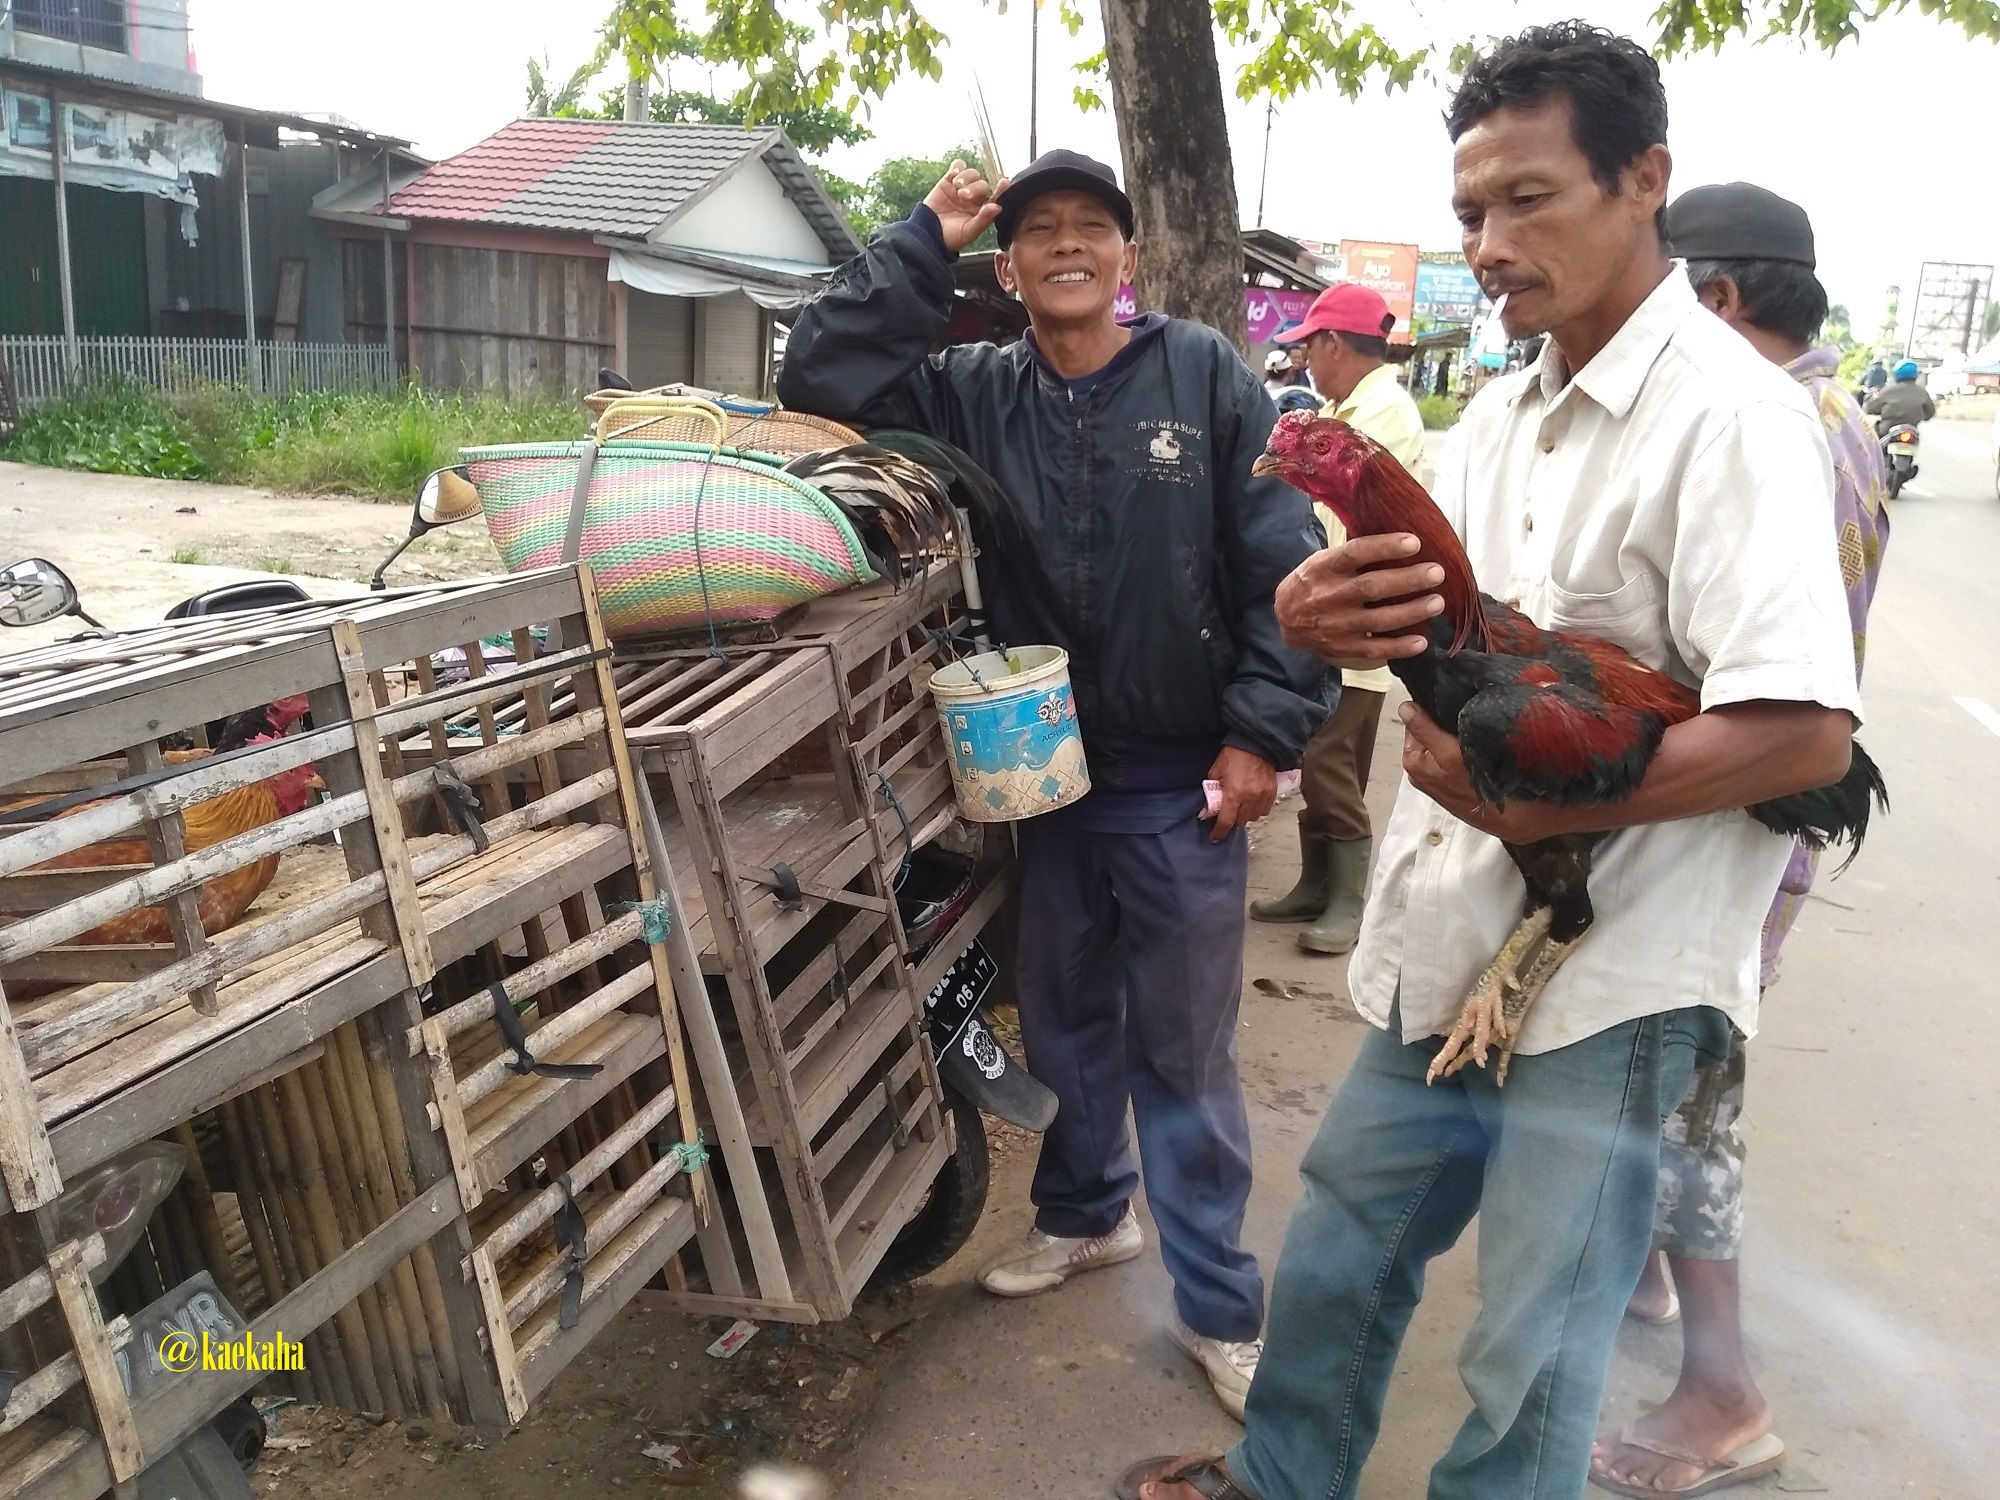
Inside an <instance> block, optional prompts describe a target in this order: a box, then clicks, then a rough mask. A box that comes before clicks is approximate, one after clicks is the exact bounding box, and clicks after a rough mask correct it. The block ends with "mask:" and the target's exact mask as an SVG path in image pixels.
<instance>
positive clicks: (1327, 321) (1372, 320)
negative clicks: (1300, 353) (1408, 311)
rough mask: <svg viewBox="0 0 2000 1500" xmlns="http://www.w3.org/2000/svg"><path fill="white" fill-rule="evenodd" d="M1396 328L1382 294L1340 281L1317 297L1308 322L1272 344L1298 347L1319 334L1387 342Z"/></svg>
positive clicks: (1308, 312)
mask: <svg viewBox="0 0 2000 1500" xmlns="http://www.w3.org/2000/svg"><path fill="white" fill-rule="evenodd" d="M1395 326H1396V321H1395V318H1394V317H1393V316H1392V315H1391V313H1390V312H1389V304H1388V303H1387V302H1384V301H1383V300H1382V294H1381V293H1380V292H1374V291H1370V290H1369V289H1368V288H1367V287H1365V286H1362V285H1361V284H1360V283H1359V282H1354V281H1337V282H1335V283H1334V284H1333V285H1332V286H1330V287H1328V288H1327V289H1326V290H1325V291H1323V292H1321V293H1320V294H1319V295H1318V296H1317V297H1315V298H1313V305H1312V307H1311V308H1310V309H1309V310H1308V311H1307V313H1306V318H1305V321H1304V322H1303V323H1301V324H1299V326H1298V327H1296V328H1287V329H1286V330H1285V331H1284V332H1283V333H1281V334H1279V335H1278V336H1277V337H1276V338H1274V339H1273V340H1271V342H1272V343H1274V344H1297V343H1302V342H1304V341H1305V340H1306V339H1309V338H1311V337H1312V336H1313V335H1314V334H1316V333H1358V334H1363V335H1365V336H1367V337H1369V338H1378V339H1380V338H1387V337H1388V336H1389V330H1390V329H1391V328H1394V327H1395Z"/></svg>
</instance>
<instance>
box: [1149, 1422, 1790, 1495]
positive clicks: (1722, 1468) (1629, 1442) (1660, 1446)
mask: <svg viewBox="0 0 2000 1500" xmlns="http://www.w3.org/2000/svg"><path fill="white" fill-rule="evenodd" d="M1618 1441H1619V1442H1620V1443H1623V1444H1624V1445H1625V1446H1626V1447H1628V1448H1639V1449H1642V1450H1643V1451H1645V1452H1647V1453H1657V1454H1658V1455H1659V1456H1660V1457H1661V1458H1671V1459H1672V1460H1674V1462H1676V1463H1683V1464H1686V1465H1687V1466H1688V1467H1689V1468H1691V1469H1699V1470H1700V1471H1701V1472H1700V1473H1698V1474H1697V1475H1695V1477H1694V1478H1693V1479H1692V1480H1691V1481H1689V1482H1688V1483H1687V1484H1684V1485H1682V1486H1680V1488H1678V1489H1672V1490H1663V1489H1656V1488H1647V1487H1644V1486H1641V1485H1636V1484H1627V1483H1626V1482H1625V1481H1624V1480H1622V1479H1616V1478H1613V1477H1612V1476H1611V1475H1609V1474H1607V1473H1605V1472H1604V1471H1603V1470H1602V1469H1600V1468H1599V1467H1598V1466H1597V1461H1596V1460H1595V1459H1592V1460H1591V1464H1590V1482H1591V1483H1592V1484H1594V1485H1596V1486H1597V1487H1598V1488H1599V1489H1603V1490H1609V1491H1611V1493H1612V1494H1614V1495H1635V1496H1637V1497H1639V1500H1658V1497H1660V1496H1683V1497H1685V1496H1691V1495H1708V1494H1713V1493H1714V1492H1715V1491H1716V1490H1720V1489H1726V1488H1727V1487H1728V1486H1730V1485H1732V1484H1745V1483H1748V1482H1749V1481H1750V1480H1752V1479H1756V1478H1759V1477H1760V1476H1762V1475H1765V1474H1775V1473H1776V1472H1777V1471H1778V1470H1779V1469H1780V1468H1781V1467H1783V1465H1784V1462H1785V1445H1784V1442H1783V1441H1782V1440H1781V1439H1780V1438H1779V1437H1778V1435H1777V1434H1776V1433H1775V1432H1767V1433H1765V1434H1764V1435H1763V1436H1762V1437H1760V1438H1752V1439H1751V1440H1750V1441H1749V1442H1747V1443H1745V1444H1744V1445H1743V1446H1742V1447H1740V1448H1738V1449H1736V1450H1735V1451H1734V1452H1733V1453H1731V1454H1729V1455H1728V1456H1727V1457H1725V1458H1703V1457H1702V1456H1701V1455H1700V1454H1698V1453H1689V1452H1686V1451H1684V1450H1682V1449H1680V1448H1677V1447H1675V1446H1673V1445H1672V1444H1669V1443H1659V1442H1654V1441H1653V1440H1652V1439H1650V1438H1642V1437H1634V1436H1633V1435H1632V1431H1631V1429H1630V1428H1627V1429H1626V1430H1625V1431H1624V1432H1621V1433H1619V1434H1618ZM1135 1493H1136V1492H1135Z"/></svg>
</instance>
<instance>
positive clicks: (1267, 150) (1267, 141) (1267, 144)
mask: <svg viewBox="0 0 2000 1500" xmlns="http://www.w3.org/2000/svg"><path fill="white" fill-rule="evenodd" d="M1277 118H1278V104H1277V101H1276V100H1272V101H1271V102H1270V103H1268V104H1266V105H1265V106H1264V165H1263V167H1262V168H1261V169H1260V170H1259V171H1258V173H1257V227H1258V228H1259V229H1262V228H1263V227H1264V184H1265V183H1266V182H1267V181H1268V180H1269V179H1270V176H1271V125H1272V123H1273V122H1274V121H1275V120H1276V119H1277Z"/></svg>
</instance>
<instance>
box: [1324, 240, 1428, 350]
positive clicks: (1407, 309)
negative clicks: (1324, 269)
mask: <svg viewBox="0 0 2000 1500" xmlns="http://www.w3.org/2000/svg"><path fill="white" fill-rule="evenodd" d="M1340 258H1341V261H1342V263H1343V265H1344V267H1345V272H1344V276H1343V279H1344V280H1347V281H1358V282H1360V283H1361V285H1363V286H1365V287H1369V288H1371V289H1372V290H1374V291H1376V292H1379V293H1380V294H1381V296H1382V300H1383V301H1384V302H1386V303H1388V304H1389V311H1390V312H1392V313H1394V314H1395V315H1396V332H1397V333H1398V334H1401V335H1403V336H1404V337H1406V338H1407V337H1408V336H1409V332H1410V315H1411V313H1412V312H1413V311H1414V310H1415V306H1416V298H1417V247H1416V246H1415V245H1389V244H1383V243H1381V242H1379V241H1376V240H1342V241H1341V242H1340Z"/></svg>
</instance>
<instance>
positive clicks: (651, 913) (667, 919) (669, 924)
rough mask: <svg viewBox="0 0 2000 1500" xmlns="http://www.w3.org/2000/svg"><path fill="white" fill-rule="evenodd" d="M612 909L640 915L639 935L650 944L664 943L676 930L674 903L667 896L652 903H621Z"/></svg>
mask: <svg viewBox="0 0 2000 1500" xmlns="http://www.w3.org/2000/svg"><path fill="white" fill-rule="evenodd" d="M611 909H612V910H613V911H616V912H628V911H636V912H637V913H639V933H640V935H641V936H642V937H644V938H645V940H646V941H647V942H649V943H664V942H665V941H666V940H667V935H668V934H669V933H671V932H672V931H673V930H674V907H673V903H672V902H671V901H669V900H668V899H667V898H666V897H665V896H655V897H654V898H653V899H652V900H651V901H619V902H616V903H615V904H614V905H613V906H612V908H611Z"/></svg>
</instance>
